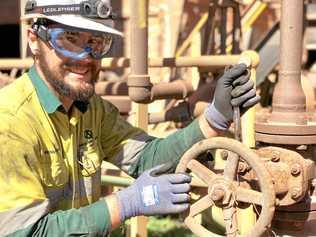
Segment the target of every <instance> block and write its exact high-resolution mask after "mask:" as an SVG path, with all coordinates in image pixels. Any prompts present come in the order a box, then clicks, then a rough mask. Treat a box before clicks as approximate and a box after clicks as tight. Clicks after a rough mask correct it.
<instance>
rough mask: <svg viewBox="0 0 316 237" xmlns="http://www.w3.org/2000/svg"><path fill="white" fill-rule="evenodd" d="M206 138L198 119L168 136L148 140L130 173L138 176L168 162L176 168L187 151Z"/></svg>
mask: <svg viewBox="0 0 316 237" xmlns="http://www.w3.org/2000/svg"><path fill="white" fill-rule="evenodd" d="M204 138H205V137H204V135H203V134H202V131H201V129H200V126H199V121H198V119H196V120H194V121H193V122H192V123H191V124H189V125H188V126H187V127H185V128H183V129H180V130H178V131H176V132H174V133H173V134H171V135H169V136H167V137H166V138H156V139H153V140H151V141H150V142H148V143H147V144H146V146H145V147H144V149H143V150H142V151H141V152H140V154H139V159H138V160H137V161H136V162H135V163H133V165H131V166H130V169H129V170H128V173H129V175H131V176H132V177H135V178H136V177H138V176H139V175H140V174H141V173H142V172H144V171H145V170H147V169H150V168H152V167H155V166H156V165H159V164H163V163H166V162H172V163H174V168H175V167H176V165H177V164H178V162H179V160H180V158H181V157H182V155H183V154H184V153H185V151H187V150H188V149H189V148H190V147H191V146H192V145H194V144H195V143H197V142H198V141H200V140H202V139H204Z"/></svg>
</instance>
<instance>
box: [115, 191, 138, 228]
mask: <svg viewBox="0 0 316 237" xmlns="http://www.w3.org/2000/svg"><path fill="white" fill-rule="evenodd" d="M116 196H117V199H118V203H119V208H120V220H121V223H122V222H123V221H125V220H126V219H127V218H130V217H133V216H137V215H138V214H139V213H138V210H137V208H136V206H135V205H134V204H135V203H137V198H138V197H137V191H135V190H134V189H133V188H132V186H130V187H127V188H125V189H122V190H120V191H118V192H116Z"/></svg>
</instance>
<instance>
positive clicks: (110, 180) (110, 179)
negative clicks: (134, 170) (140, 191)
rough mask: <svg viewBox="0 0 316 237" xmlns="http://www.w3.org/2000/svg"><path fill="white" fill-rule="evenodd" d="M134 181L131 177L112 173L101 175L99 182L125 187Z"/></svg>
mask: <svg viewBox="0 0 316 237" xmlns="http://www.w3.org/2000/svg"><path fill="white" fill-rule="evenodd" d="M133 182H134V180H133V179H132V178H125V177H119V176H112V175H102V176H101V184H102V185H114V186H122V187H127V186H129V185H131V184H132V183H133Z"/></svg>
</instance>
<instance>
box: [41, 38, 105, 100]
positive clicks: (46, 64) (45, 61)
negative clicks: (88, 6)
mask: <svg viewBox="0 0 316 237" xmlns="http://www.w3.org/2000/svg"><path fill="white" fill-rule="evenodd" d="M91 36H92V34H91V33H88V32H81V37H84V38H82V40H86V41H87V42H88V41H89V39H90V38H91ZM38 40H39V41H41V40H40V39H38ZM39 50H40V53H39V55H38V60H37V64H38V67H39V69H40V70H41V72H42V74H43V76H44V79H45V80H46V81H47V82H48V83H49V84H50V85H51V87H52V88H53V89H54V90H55V92H57V94H58V95H59V96H61V97H67V98H69V99H71V100H80V101H87V100H88V99H89V98H90V97H91V96H92V95H93V94H94V84H95V82H96V80H97V77H98V74H99V71H100V68H101V60H96V59H93V58H92V57H90V56H88V57H87V58H85V59H82V60H73V59H71V58H67V57H64V56H62V55H61V54H59V53H58V52H56V50H54V49H53V48H52V47H51V46H50V45H49V44H48V43H47V42H43V41H41V42H39Z"/></svg>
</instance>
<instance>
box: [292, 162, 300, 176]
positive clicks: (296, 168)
mask: <svg viewBox="0 0 316 237" xmlns="http://www.w3.org/2000/svg"><path fill="white" fill-rule="evenodd" d="M300 173H301V166H300V164H297V163H296V164H293V165H292V167H291V174H292V175H293V176H298V175H299V174H300Z"/></svg>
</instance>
